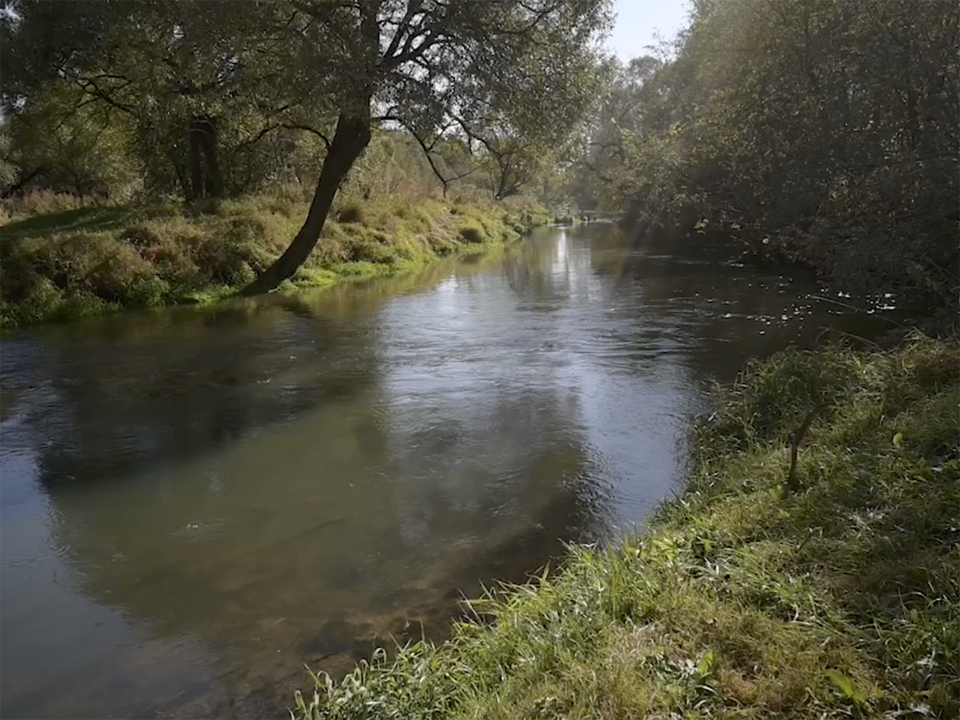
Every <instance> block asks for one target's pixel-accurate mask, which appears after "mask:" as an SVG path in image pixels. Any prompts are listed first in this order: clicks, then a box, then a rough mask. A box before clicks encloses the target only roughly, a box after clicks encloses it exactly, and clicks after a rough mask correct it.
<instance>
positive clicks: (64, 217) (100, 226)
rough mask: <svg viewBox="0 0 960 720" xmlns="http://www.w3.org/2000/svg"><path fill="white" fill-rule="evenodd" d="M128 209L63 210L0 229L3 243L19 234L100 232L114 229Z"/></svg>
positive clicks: (127, 213)
mask: <svg viewBox="0 0 960 720" xmlns="http://www.w3.org/2000/svg"><path fill="white" fill-rule="evenodd" d="M130 215H131V211H130V208H127V207H121V206H108V207H89V208H80V209H79V210H66V211H64V212H58V213H48V214H46V215H34V216H33V217H29V218H26V219H25V220H20V221H18V222H13V223H10V224H9V225H5V226H4V227H3V228H2V229H0V237H2V241H3V242H4V243H8V242H14V241H16V240H18V239H20V238H23V237H32V236H45V235H53V234H55V233H62V232H79V231H86V232H101V231H104V230H115V229H116V228H118V227H120V226H121V225H123V224H124V222H125V221H126V220H127V219H128V218H129V217H130Z"/></svg>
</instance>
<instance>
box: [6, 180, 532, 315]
mask: <svg viewBox="0 0 960 720" xmlns="http://www.w3.org/2000/svg"><path fill="white" fill-rule="evenodd" d="M29 199H30V198H27V199H25V200H24V203H26V202H27V200H29ZM34 200H35V202H34V201H33V200H31V202H33V205H30V207H33V206H36V209H37V210H38V211H40V213H39V214H29V215H27V216H25V217H22V218H21V219H20V220H18V221H16V222H10V223H7V224H5V225H4V226H3V228H2V230H0V236H2V237H0V266H2V267H0V290H2V304H0V322H2V325H3V326H5V327H16V326H22V325H28V324H32V323H37V322H43V321H48V320H68V319H72V318H77V317H83V316H87V315H94V314H99V313H102V312H107V311H112V310H118V309H122V308H129V307H155V306H160V305H166V304H172V303H177V302H198V301H202V300H205V299H216V298H221V297H224V296H227V295H229V294H230V293H231V292H232V291H233V290H235V289H238V288H240V287H242V286H243V285H245V284H247V283H249V282H251V281H252V280H253V279H255V278H256V277H257V275H258V274H259V273H261V272H263V271H264V270H265V269H266V268H267V267H268V266H269V265H270V264H271V263H272V262H273V260H275V259H276V258H277V257H278V256H279V254H280V253H281V252H282V251H283V250H284V248H285V247H286V246H287V244H289V242H290V241H291V239H292V238H293V237H294V236H295V235H296V233H297V231H298V230H299V228H300V223H301V222H302V220H303V218H304V217H305V216H306V210H307V206H306V202H305V201H303V200H302V199H300V198H297V197H296V196H293V195H291V194H289V193H279V194H277V195H270V196H257V197H248V198H243V199H238V200H223V201H219V202H215V203H214V202H208V203H206V204H205V205H203V206H199V205H194V206H190V207H187V208H182V207H180V206H177V205H173V204H170V205H161V206H155V207H140V208H131V207H80V206H79V205H76V204H69V203H67V201H66V200H64V199H63V198H61V197H60V196H53V195H49V196H44V197H38V198H34ZM21 204H23V203H21ZM28 204H29V203H28ZM18 207H19V206H18ZM24 207H27V205H24ZM46 210H49V212H46ZM537 218H538V216H537V215H536V214H535V212H534V209H533V208H531V207H530V206H522V207H521V206H516V207H511V208H504V207H503V206H500V205H496V204H494V203H492V202H486V203H479V204H463V203H456V202H454V203H446V202H441V201H439V200H434V199H423V200H421V201H419V202H417V203H415V204H411V203H410V202H409V199H406V198H399V197H397V198H393V197H387V198H382V199H380V200H378V201H376V202H365V203H358V202H356V201H349V200H348V201H345V202H344V203H342V204H341V206H340V207H337V208H335V210H334V212H333V213H332V215H331V218H330V219H329V220H328V221H327V223H326V224H325V226H324V229H323V233H322V236H321V240H320V242H319V243H318V245H317V248H316V249H315V251H314V253H313V254H312V255H311V257H310V259H309V260H308V262H307V263H306V265H305V266H304V267H302V268H301V269H300V271H299V272H298V273H297V274H296V275H295V276H294V277H293V278H292V279H291V280H290V281H288V282H286V283H285V284H284V285H283V286H282V288H281V289H282V290H293V289H296V288H302V287H316V286H323V285H329V284H331V283H333V282H336V281H337V280H338V279H339V278H347V277H349V278H355V277H358V276H365V275H377V274H385V273H395V272H397V271H400V270H403V269H407V268H411V267H416V266H419V265H422V264H423V263H425V262H428V261H430V260H431V259H435V258H436V257H438V256H441V255H447V254H450V253H453V252H456V251H458V250H459V249H460V248H462V247H464V246H466V245H475V244H477V243H480V244H490V243H499V242H504V241H508V240H511V239H513V238H516V237H517V236H518V233H519V232H523V231H525V230H527V229H529V227H530V226H532V225H534V224H536V223H537Z"/></svg>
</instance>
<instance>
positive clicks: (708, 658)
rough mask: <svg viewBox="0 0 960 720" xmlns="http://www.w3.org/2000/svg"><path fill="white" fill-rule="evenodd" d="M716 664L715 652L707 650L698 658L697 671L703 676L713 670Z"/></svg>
mask: <svg viewBox="0 0 960 720" xmlns="http://www.w3.org/2000/svg"><path fill="white" fill-rule="evenodd" d="M716 666H717V654H716V653H715V652H714V651H713V650H707V651H706V652H705V653H704V654H703V657H702V658H700V664H699V665H697V673H699V675H700V677H702V678H705V677H707V676H708V675H710V674H711V673H712V672H713V669H714V668H715V667H716Z"/></svg>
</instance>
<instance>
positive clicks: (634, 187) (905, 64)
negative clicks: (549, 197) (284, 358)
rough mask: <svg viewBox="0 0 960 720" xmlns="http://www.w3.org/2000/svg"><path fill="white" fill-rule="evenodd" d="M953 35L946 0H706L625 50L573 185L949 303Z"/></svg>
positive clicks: (645, 215) (955, 147) (634, 213)
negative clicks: (657, 54)
mask: <svg viewBox="0 0 960 720" xmlns="http://www.w3.org/2000/svg"><path fill="white" fill-rule="evenodd" d="M958 45H960V17H958V14H957V12H956V7H955V3H952V2H949V0H929V1H926V2H921V3H916V2H910V1H909V0H863V1H860V2H849V1H848V0H771V1H770V2H762V3H758V2H756V0H700V1H698V2H696V3H694V4H693V12H692V14H691V20H690V24H689V27H688V28H686V29H685V30H684V31H683V32H682V33H681V34H680V36H679V37H678V38H677V41H676V43H675V45H674V47H673V48H672V49H671V50H672V52H670V53H669V54H668V56H667V57H668V60H667V62H660V61H657V60H649V61H648V60H647V59H642V60H638V61H634V63H641V62H642V63H643V64H644V66H645V70H644V72H638V70H640V67H639V66H633V65H632V66H630V67H626V68H623V67H620V68H614V70H613V71H612V78H611V80H610V82H609V84H608V87H609V89H608V92H607V95H606V96H605V97H604V98H603V101H602V103H601V110H600V111H599V115H598V117H596V118H595V119H594V120H593V121H592V123H591V124H590V125H589V127H588V129H587V132H586V135H587V138H586V140H587V143H589V144H588V145H586V148H585V149H584V151H583V153H582V157H581V159H580V162H579V163H578V164H577V165H576V166H575V168H574V170H575V172H573V173H572V177H571V179H570V182H571V190H572V192H573V193H574V194H579V195H580V196H582V197H584V198H589V199H592V200H597V201H599V198H611V199H613V200H614V202H617V203H618V204H620V205H621V206H622V207H624V208H625V209H626V210H627V211H628V214H629V216H630V219H639V220H641V221H646V222H648V223H662V224H671V225H674V224H679V225H680V226H682V227H683V228H684V229H686V230H691V231H693V230H694V228H695V226H699V228H698V229H699V231H700V232H714V231H715V232H719V233H724V234H730V235H733V236H735V237H737V238H739V239H740V240H741V241H742V242H743V243H744V244H746V245H747V246H748V249H749V250H751V251H752V252H755V253H757V254H761V255H773V256H778V257H780V258H784V259H788V260H796V261H800V262H802V263H805V264H808V265H810V266H812V267H813V268H815V269H817V270H818V271H820V272H821V273H822V274H824V275H826V276H829V277H831V278H832V279H834V280H835V281H836V282H837V283H838V284H840V285H842V286H843V288H844V289H845V290H846V291H848V292H855V293H861V294H869V293H877V292H892V293H897V294H898V295H899V300H900V302H903V301H905V300H916V301H917V302H919V303H922V305H921V306H925V307H924V309H925V310H929V309H930V308H931V306H932V305H933V304H940V305H947V306H948V307H950V308H952V309H953V312H956V302H957V297H958V296H960V280H958V274H957V265H958V259H960V258H958V254H957V252H958V251H957V242H956V238H957V231H958V222H960V201H958V197H960V186H958V179H960V168H958V158H960V123H958V118H960V113H958V112H957V109H958V107H960V99H958V88H960V61H958V55H957V52H956V48H957V47H958ZM584 201H585V202H588V201H591V200H584Z"/></svg>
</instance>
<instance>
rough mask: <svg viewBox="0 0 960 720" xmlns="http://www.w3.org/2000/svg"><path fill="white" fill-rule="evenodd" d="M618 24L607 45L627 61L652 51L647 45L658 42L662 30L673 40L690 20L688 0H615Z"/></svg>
mask: <svg viewBox="0 0 960 720" xmlns="http://www.w3.org/2000/svg"><path fill="white" fill-rule="evenodd" d="M614 10H615V11H616V13H617V19H616V24H615V25H614V28H613V32H612V33H611V35H610V37H609V38H608V40H607V46H608V47H609V48H610V49H611V50H612V51H613V52H614V53H615V54H616V56H617V57H618V58H620V60H623V61H627V60H630V59H632V58H635V57H639V56H641V55H646V54H648V53H649V51H648V50H646V49H645V48H646V46H647V45H652V44H654V43H655V42H656V40H655V37H654V36H655V35H656V33H658V32H659V34H660V35H662V36H663V38H664V39H665V40H672V39H673V36H674V35H676V33H677V31H678V30H680V28H682V27H683V26H684V25H685V24H686V17H687V10H688V2H687V0H615V2H614Z"/></svg>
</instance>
